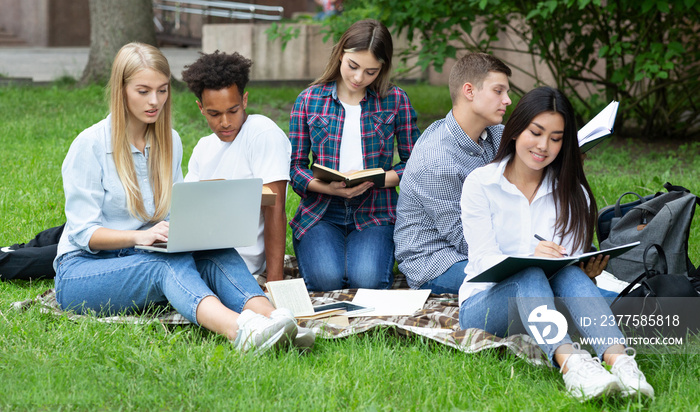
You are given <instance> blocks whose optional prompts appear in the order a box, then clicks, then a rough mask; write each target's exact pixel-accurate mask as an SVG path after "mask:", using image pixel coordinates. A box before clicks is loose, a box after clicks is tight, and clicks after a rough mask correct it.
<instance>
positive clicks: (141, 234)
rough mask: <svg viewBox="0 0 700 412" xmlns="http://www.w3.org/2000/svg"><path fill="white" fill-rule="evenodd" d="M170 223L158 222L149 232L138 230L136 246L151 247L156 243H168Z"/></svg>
mask: <svg viewBox="0 0 700 412" xmlns="http://www.w3.org/2000/svg"><path fill="white" fill-rule="evenodd" d="M169 229H170V223H169V222H166V221H162V222H158V223H156V224H155V225H153V227H151V228H150V229H148V230H137V231H136V232H137V233H136V236H135V237H136V238H135V241H136V244H137V245H141V246H150V245H152V244H154V243H156V242H167V241H168V230H169Z"/></svg>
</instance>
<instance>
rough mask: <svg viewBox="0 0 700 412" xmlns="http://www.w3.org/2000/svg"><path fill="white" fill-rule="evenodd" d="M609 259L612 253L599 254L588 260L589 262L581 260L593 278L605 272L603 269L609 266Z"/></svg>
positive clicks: (588, 274)
mask: <svg viewBox="0 0 700 412" xmlns="http://www.w3.org/2000/svg"><path fill="white" fill-rule="evenodd" d="M609 260H610V255H605V256H604V257H603V256H602V255H598V256H594V257H592V258H591V259H590V260H588V263H583V262H581V265H580V267H581V270H583V272H584V273H585V274H586V275H587V276H588V277H589V278H591V279H593V278H595V277H596V276H598V275H600V274H601V273H602V272H603V269H605V267H606V266H608V261H609Z"/></svg>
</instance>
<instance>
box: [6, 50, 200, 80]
mask: <svg viewBox="0 0 700 412" xmlns="http://www.w3.org/2000/svg"><path fill="white" fill-rule="evenodd" d="M161 50H162V51H163V54H165V57H167V58H168V62H170V68H171V70H172V73H173V76H174V77H175V78H176V79H182V76H181V73H182V70H183V69H184V67H185V65H188V64H190V63H193V62H194V61H195V60H197V58H198V57H199V54H198V52H199V49H194V48H174V47H163V48H161ZM89 53H90V49H89V48H88V47H0V75H2V76H6V77H18V78H32V80H33V81H35V82H50V81H53V80H55V79H58V78H61V77H63V76H70V77H73V78H75V79H80V76H81V75H82V74H83V69H85V65H86V64H87V61H88V55H89Z"/></svg>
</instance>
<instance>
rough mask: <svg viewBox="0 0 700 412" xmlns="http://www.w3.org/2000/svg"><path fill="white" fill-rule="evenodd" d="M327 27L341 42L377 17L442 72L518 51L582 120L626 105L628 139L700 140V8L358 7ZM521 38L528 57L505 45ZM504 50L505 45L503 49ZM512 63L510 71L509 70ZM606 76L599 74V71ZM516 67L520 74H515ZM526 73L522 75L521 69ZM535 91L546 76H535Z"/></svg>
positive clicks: (480, 3)
mask: <svg viewBox="0 0 700 412" xmlns="http://www.w3.org/2000/svg"><path fill="white" fill-rule="evenodd" d="M345 5H346V10H345V12H344V15H343V16H341V17H339V18H335V19H330V20H328V21H326V22H324V24H326V25H327V27H329V30H330V32H331V33H332V34H333V35H336V36H337V34H338V33H342V31H343V30H345V29H346V28H347V27H348V26H349V24H350V23H351V22H352V21H354V20H356V19H358V18H366V17H373V18H376V19H379V20H381V21H382V22H383V23H384V24H386V25H387V26H388V27H392V28H393V30H395V32H396V33H402V32H405V33H406V34H407V36H408V37H409V39H413V40H416V41H417V43H418V45H417V46H416V47H415V49H414V53H415V54H417V56H418V65H419V66H421V67H422V68H426V67H428V66H430V65H433V66H434V67H435V68H436V69H437V70H441V68H442V65H443V63H444V61H445V59H446V58H448V57H455V56H456V55H457V53H458V52H459V51H463V50H468V51H481V52H489V53H493V52H496V54H498V52H499V51H518V52H521V53H529V54H531V55H533V56H536V57H537V58H538V59H539V60H540V61H542V62H544V63H545V64H546V66H547V67H548V69H549V70H550V71H551V73H552V75H553V76H554V79H555V82H556V84H554V85H553V86H556V87H558V88H560V89H562V90H563V91H564V92H565V93H567V95H568V96H569V97H570V98H571V100H572V101H573V103H574V104H575V106H576V108H577V111H578V112H579V114H583V115H584V116H585V117H587V118H590V116H591V115H592V114H595V112H597V111H598V110H599V109H601V108H602V107H603V106H605V105H606V104H607V103H608V102H609V101H610V100H612V99H617V100H620V101H621V102H622V104H621V105H620V113H621V117H620V118H619V119H618V123H616V128H618V130H621V129H622V126H623V122H622V121H621V120H626V123H625V124H624V126H627V132H628V134H629V133H638V134H641V135H647V136H661V137H669V136H672V137H678V136H681V137H687V136H697V135H700V65H699V64H698V63H697V62H698V61H700V39H699V32H700V26H698V21H700V0H616V1H604V0H544V1H527V0H353V1H348V2H346V3H345ZM508 36H514V37H515V38H518V39H519V40H522V41H523V42H524V44H525V45H526V46H525V48H524V49H516V48H509V47H503V46H496V41H497V40H499V39H504V38H507V37H508ZM501 43H503V42H501ZM507 63H508V62H507ZM601 65H602V66H603V67H604V69H603V70H602V71H601V70H597V69H596V67H599V66H601ZM511 66H512V65H511ZM513 68H514V69H516V70H518V69H521V68H518V67H513ZM527 74H529V75H530V76H531V77H532V78H533V79H534V81H535V83H542V76H541V73H537V72H533V71H530V72H528V73H527Z"/></svg>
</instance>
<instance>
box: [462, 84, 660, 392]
mask: <svg viewBox="0 0 700 412" xmlns="http://www.w3.org/2000/svg"><path fill="white" fill-rule="evenodd" d="M461 206H462V224H463V226H464V236H465V238H466V241H467V244H469V263H468V265H467V267H466V270H465V271H466V274H467V276H466V278H465V281H464V284H463V285H462V287H461V288H460V293H459V299H460V314H459V315H460V316H459V318H460V326H461V328H462V329H468V328H479V329H484V330H486V331H487V332H490V333H492V334H494V335H497V336H504V335H507V334H508V333H509V332H512V331H513V330H515V329H514V328H522V327H523V326H524V325H534V327H535V328H537V327H538V326H539V325H540V324H537V323H530V322H529V319H530V320H532V319H533V316H538V314H539V315H542V314H543V313H546V312H548V313H550V314H551V313H556V312H554V310H556V309H562V307H563V308H565V309H566V311H567V312H568V313H569V315H570V318H571V319H573V321H574V322H573V323H574V324H575V326H576V327H577V328H578V331H579V333H580V335H581V336H582V337H583V338H602V340H600V341H598V343H596V344H594V345H593V349H594V350H595V352H596V353H597V355H598V356H599V357H600V358H601V359H602V360H604V361H605V362H606V363H607V364H608V365H611V366H612V367H611V372H608V371H607V370H606V369H605V368H604V367H603V366H602V365H601V363H600V359H599V358H592V357H591V355H590V354H589V353H588V352H586V351H583V350H581V349H580V347H579V345H578V344H577V343H573V341H572V340H571V338H570V337H569V335H568V334H564V333H562V334H557V335H558V336H554V338H558V337H559V338H558V339H554V338H551V337H550V336H549V334H548V333H547V331H546V330H545V329H544V328H542V330H541V331H538V330H537V329H535V332H533V329H532V328H533V326H529V327H526V328H525V329H526V330H527V333H528V334H530V335H531V336H532V337H533V338H534V339H535V340H537V341H538V344H539V345H540V347H541V348H542V350H543V351H544V352H545V353H546V354H547V356H548V357H549V359H550V361H552V363H553V364H554V365H557V366H559V367H560V368H561V371H562V374H563V378H564V382H565V384H566V389H567V391H569V393H570V394H572V395H573V396H575V397H577V398H579V399H581V400H585V399H589V398H593V397H597V396H600V395H602V394H609V393H613V392H620V393H622V395H623V396H625V395H632V394H637V393H641V394H643V395H646V396H650V397H653V395H654V390H653V388H652V387H651V385H649V383H647V381H646V378H645V377H644V374H643V373H642V372H641V371H639V369H638V367H637V364H636V362H635V360H634V350H633V349H631V348H626V347H625V346H624V345H622V344H621V343H623V342H624V337H623V335H622V333H621V332H620V330H619V328H618V327H617V326H616V325H615V324H614V322H611V323H610V324H603V322H598V323H596V324H590V325H587V326H582V324H587V322H579V320H580V319H581V318H584V317H588V318H597V319H602V318H603V317H612V312H611V311H610V308H609V306H608V304H607V303H606V301H605V299H604V298H603V297H602V296H601V294H600V291H599V289H598V288H597V287H596V286H595V284H594V283H593V282H592V281H591V279H592V278H594V277H595V276H597V275H599V274H600V272H601V271H602V270H603V268H604V267H605V265H606V263H607V258H606V259H601V258H598V259H595V260H591V261H590V262H589V263H588V264H586V265H581V266H569V267H567V268H565V269H562V270H560V271H559V272H557V273H556V274H555V275H554V276H552V277H551V278H549V279H548V278H547V276H546V275H545V274H544V272H543V271H542V269H540V268H537V267H530V268H528V269H525V270H523V271H521V272H519V273H517V274H515V275H513V276H511V277H510V278H508V279H506V280H503V281H501V282H499V283H475V282H469V280H470V279H471V278H473V277H475V276H476V275H478V274H479V273H481V272H483V271H484V270H486V269H488V268H490V267H492V266H493V265H495V264H496V263H498V262H500V261H501V260H503V259H504V258H505V257H506V256H514V255H520V256H528V255H529V256H533V255H534V256H541V257H552V258H556V257H562V256H563V255H566V254H569V255H577V254H581V253H583V252H585V251H586V249H587V246H589V245H591V242H592V239H593V231H594V225H595V218H596V213H597V209H596V202H595V199H594V197H593V193H592V191H591V189H590V187H589V185H588V181H587V180H586V177H585V175H584V172H583V164H582V160H581V153H580V150H579V147H578V139H577V137H576V125H575V120H574V113H573V109H572V106H571V103H570V102H569V101H568V99H567V98H566V97H565V96H564V95H563V94H562V93H561V92H560V91H558V90H556V89H553V88H550V87H539V88H537V89H535V90H532V91H531V92H529V93H527V94H526V95H524V96H523V97H522V99H521V100H520V102H519V103H518V105H517V107H516V108H515V110H514V111H513V114H512V115H511V116H510V118H509V120H508V122H507V124H506V127H505V129H504V131H503V138H502V140H501V145H500V147H499V151H498V154H497V155H496V158H495V159H494V161H493V163H491V164H489V165H486V166H484V167H482V168H479V169H477V170H475V171H474V172H472V173H471V174H470V175H469V176H468V177H467V179H466V180H465V182H464V186H463V190H462V198H461ZM535 235H537V236H539V237H541V238H544V239H546V240H544V241H540V240H538V239H537V238H536V237H535ZM555 298H557V303H558V304H561V305H560V306H559V307H557V308H555ZM542 305H546V309H545V308H544V307H542ZM509 306H510V312H509ZM549 311H551V312H549ZM542 319H544V318H542ZM541 325H546V323H542V324H541ZM550 326H551V325H550ZM554 328H555V327H554ZM552 330H553V329H550V331H552ZM540 332H541V333H540ZM538 334H539V335H538ZM543 335H546V336H543ZM543 338H549V339H543Z"/></svg>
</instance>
